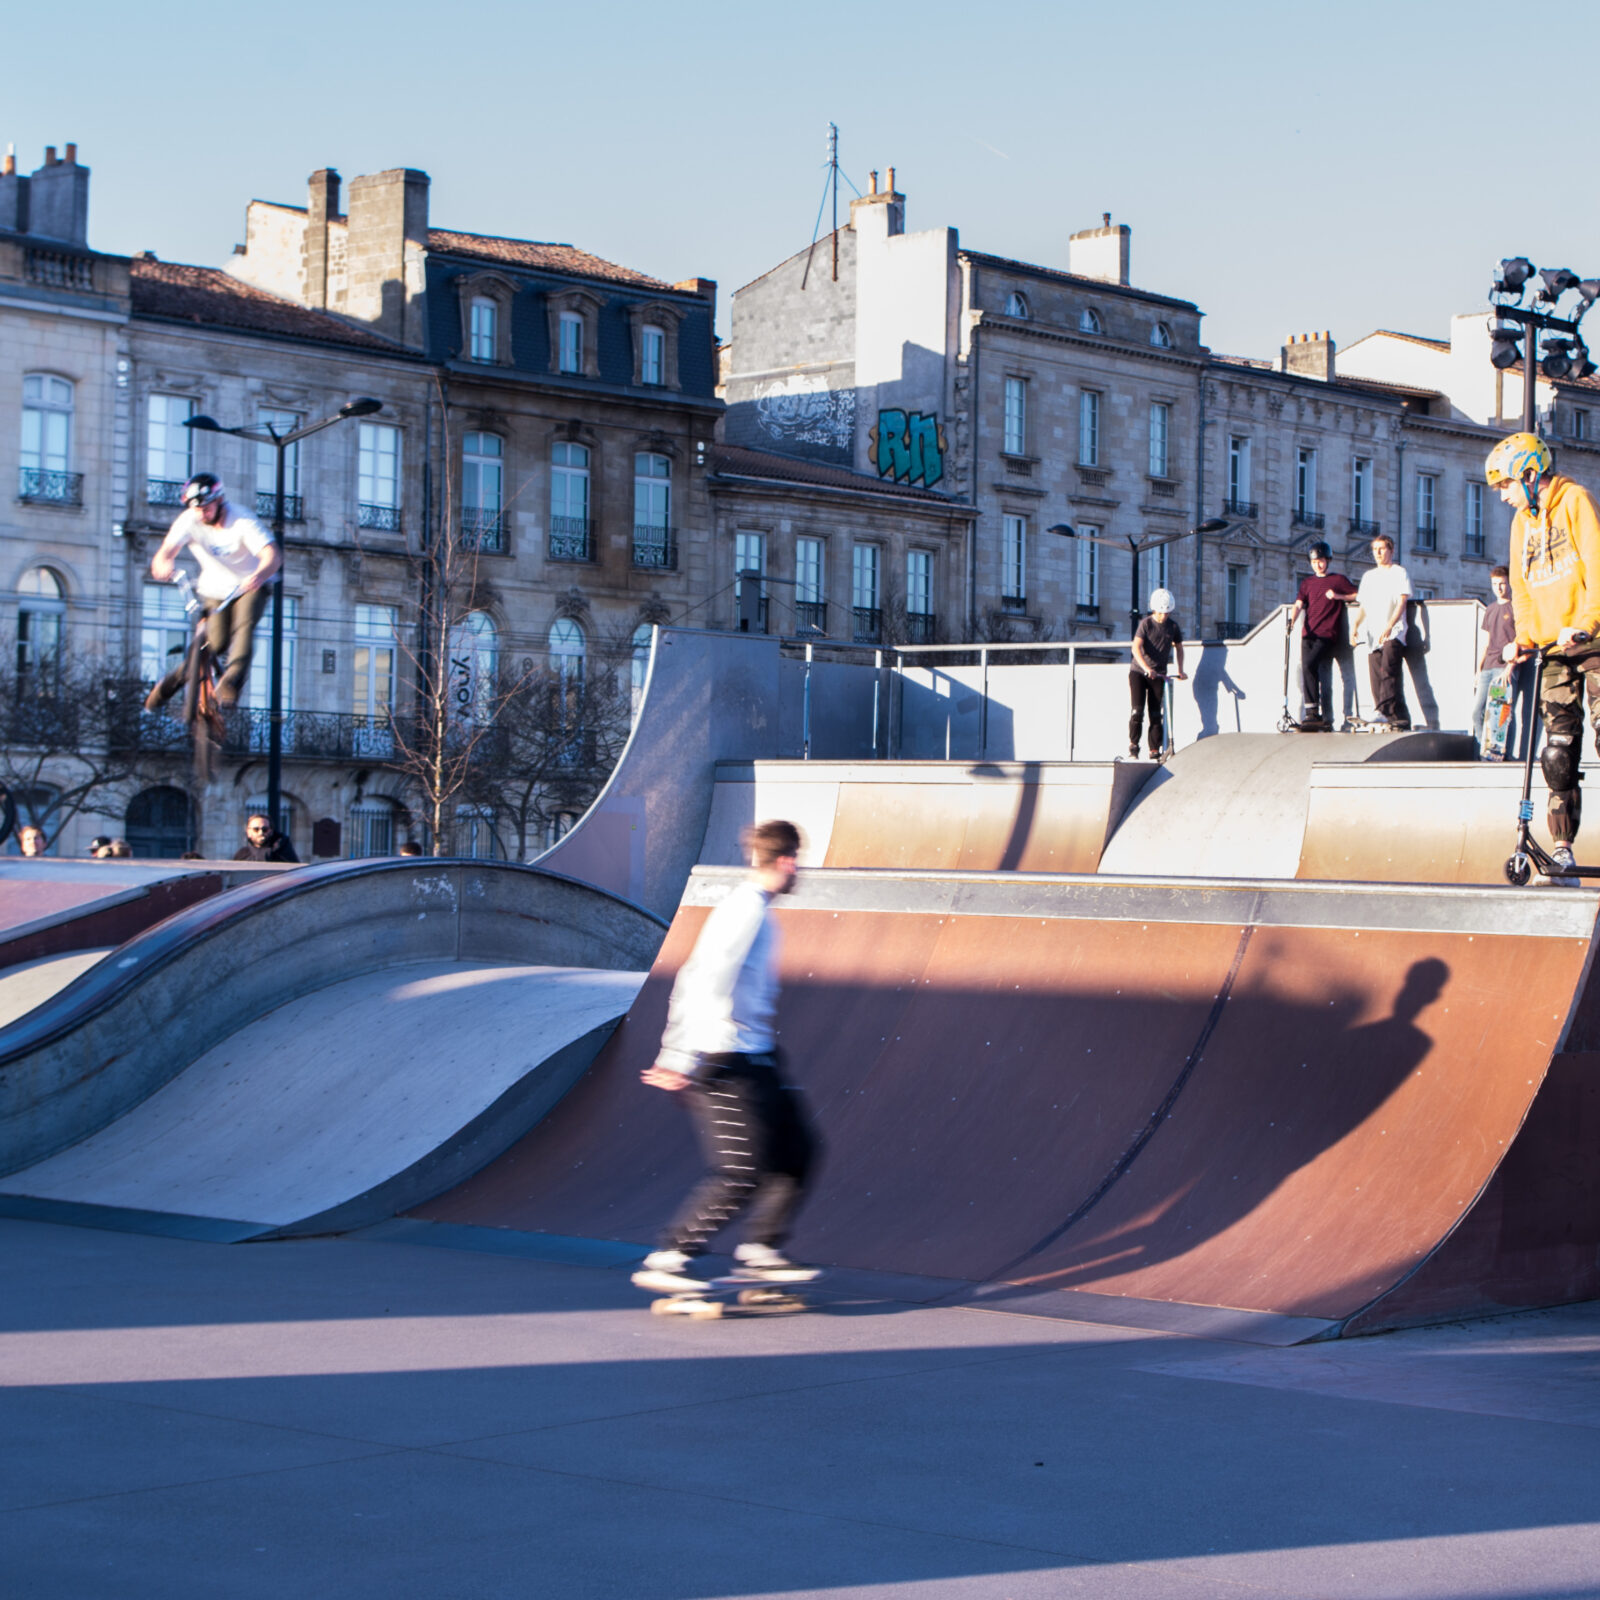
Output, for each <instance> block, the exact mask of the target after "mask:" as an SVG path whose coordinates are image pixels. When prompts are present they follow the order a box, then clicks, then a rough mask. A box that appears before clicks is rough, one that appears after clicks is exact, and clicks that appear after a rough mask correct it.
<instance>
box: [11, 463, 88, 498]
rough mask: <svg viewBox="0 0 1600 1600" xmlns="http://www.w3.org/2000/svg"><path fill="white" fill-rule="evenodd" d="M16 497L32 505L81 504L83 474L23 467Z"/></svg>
mask: <svg viewBox="0 0 1600 1600" xmlns="http://www.w3.org/2000/svg"><path fill="white" fill-rule="evenodd" d="M17 498H18V499H19V500H26V501H28V502H29V503H30V504H33V505H45V506H81V505H82V504H83V474H82V473H81V472H49V471H46V470H45V469H44V468H41V467H23V468H22V481H21V486H20V488H19V489H18V491H17Z"/></svg>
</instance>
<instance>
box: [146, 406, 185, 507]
mask: <svg viewBox="0 0 1600 1600" xmlns="http://www.w3.org/2000/svg"><path fill="white" fill-rule="evenodd" d="M193 415H194V401H193V400H190V399H189V398H187V396H184V395H179V394H153V395H151V396H150V416H149V422H148V425H147V427H146V431H145V497H146V498H147V499H148V500H149V501H150V503H151V505H157V506H177V505H182V504H183V498H182V491H183V486H184V484H185V483H186V482H187V481H188V479H189V473H190V471H191V470H192V467H191V462H192V460H193V455H192V448H193V445H194V436H193V435H192V434H191V433H190V431H189V430H188V429H187V428H186V427H184V423H186V422H187V421H188V420H189V418H190V417H192V416H193Z"/></svg>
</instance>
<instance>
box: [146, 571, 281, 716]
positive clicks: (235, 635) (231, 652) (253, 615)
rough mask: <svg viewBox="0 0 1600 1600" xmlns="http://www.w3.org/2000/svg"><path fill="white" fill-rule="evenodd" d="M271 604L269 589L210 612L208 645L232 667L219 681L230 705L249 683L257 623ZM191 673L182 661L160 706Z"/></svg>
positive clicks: (163, 689) (162, 690) (166, 683)
mask: <svg viewBox="0 0 1600 1600" xmlns="http://www.w3.org/2000/svg"><path fill="white" fill-rule="evenodd" d="M266 603H267V591H266V590H265V589H252V590H251V591H250V593H249V594H247V595H242V596H240V598H239V599H237V600H235V601H234V602H233V604H232V605H228V606H224V607H223V608H222V609H221V610H220V611H209V610H208V611H206V612H204V616H205V619H206V644H207V645H208V646H209V647H210V650H211V654H212V655H213V656H215V657H216V658H217V659H218V660H219V661H220V660H221V659H222V658H223V657H224V656H226V657H227V660H228V664H227V666H226V667H224V668H223V671H222V676H221V677H220V678H218V679H217V694H218V697H219V698H220V699H221V700H222V701H223V702H224V703H225V704H227V705H232V704H233V702H234V701H235V700H237V699H238V698H239V691H240V690H241V689H243V688H244V685H245V680H246V679H247V678H248V677H249V676H250V657H251V656H252V655H253V654H254V653H255V632H256V623H257V622H258V621H260V619H261V613H262V610H263V609H264V608H265V606H266ZM187 672H188V664H187V660H183V661H180V662H179V663H178V664H177V666H175V667H174V668H173V669H172V671H171V672H169V673H168V674H167V675H166V677H164V678H163V679H162V680H161V682H160V684H159V686H158V689H159V693H158V695H157V704H161V705H164V704H165V703H166V702H167V701H168V700H170V699H171V698H172V697H173V695H175V694H176V693H177V692H178V691H179V690H180V689H181V688H182V687H183V680H184V677H185V675H186V673H187Z"/></svg>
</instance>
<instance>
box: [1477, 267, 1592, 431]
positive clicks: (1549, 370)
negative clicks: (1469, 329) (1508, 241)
mask: <svg viewBox="0 0 1600 1600" xmlns="http://www.w3.org/2000/svg"><path fill="white" fill-rule="evenodd" d="M1569 293H1575V294H1576V295H1577V297H1578V304H1577V306H1576V308H1575V309H1574V311H1573V313H1572V314H1571V315H1570V316H1566V317H1561V316H1557V315H1556V312H1557V310H1558V309H1559V303H1560V300H1561V297H1562V295H1564V294H1569ZM1530 294H1531V295H1532V300H1531V303H1524V302H1527V301H1528V297H1529V295H1530ZM1597 297H1600V279H1596V278H1580V277H1579V276H1578V274H1577V273H1576V272H1574V271H1573V270H1572V269H1571V268H1570V267H1545V268H1543V269H1540V268H1538V267H1535V266H1534V264H1533V263H1532V262H1531V261H1530V260H1529V259H1528V258H1527V257H1526V256H1510V257H1508V258H1507V259H1506V260H1504V261H1502V262H1501V263H1500V265H1499V266H1498V267H1496V268H1495V274H1494V282H1493V283H1492V284H1490V285H1489V304H1490V305H1491V306H1492V307H1493V308H1494V318H1495V320H1494V321H1493V322H1492V323H1491V324H1490V326H1489V364H1490V365H1491V366H1492V367H1494V368H1496V369H1497V370H1499V371H1505V370H1506V369H1507V368H1510V367H1514V366H1516V365H1517V363H1518V362H1521V363H1522V431H1523V432H1524V433H1534V432H1536V431H1537V429H1536V423H1537V420H1538V410H1537V406H1536V405H1535V398H1536V384H1537V376H1536V375H1537V374H1538V373H1540V372H1542V373H1543V374H1544V375H1545V377H1547V378H1550V379H1552V380H1554V379H1559V378H1587V377H1589V376H1590V375H1591V374H1592V373H1593V372H1594V371H1595V364H1594V362H1593V361H1591V360H1590V359H1589V347H1588V346H1587V345H1586V344H1585V343H1584V342H1583V335H1582V334H1581V333H1580V332H1579V331H1578V330H1579V325H1580V324H1581V323H1582V321H1583V319H1584V316H1585V314H1586V313H1587V312H1588V310H1589V308H1590V307H1591V306H1592V305H1593V304H1594V303H1595V300H1596V298H1597ZM1541 305H1542V306H1545V307H1547V308H1548V309H1546V310H1543V311H1541V310H1538V309H1536V308H1537V307H1539V306H1541ZM1541 334H1543V335H1544V340H1543V350H1542V351H1541V349H1540V335H1541Z"/></svg>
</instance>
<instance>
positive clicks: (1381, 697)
mask: <svg viewBox="0 0 1600 1600" xmlns="http://www.w3.org/2000/svg"><path fill="white" fill-rule="evenodd" d="M1404 649H1405V647H1404V646H1403V645H1401V644H1400V643H1399V642H1398V641H1396V640H1394V639H1386V640H1385V641H1384V642H1383V643H1382V644H1380V645H1379V646H1378V647H1377V649H1375V650H1373V651H1372V652H1371V654H1369V655H1368V657H1367V676H1368V677H1369V678H1370V679H1371V680H1372V698H1373V701H1374V702H1375V703H1376V705H1377V708H1378V711H1377V714H1378V715H1379V716H1380V717H1382V718H1384V719H1385V721H1387V722H1388V723H1390V724H1391V726H1393V727H1395V728H1400V729H1406V728H1409V727H1410V726H1411V712H1410V711H1409V710H1408V709H1407V708H1406V690H1405V684H1404V682H1403V681H1402V679H1401V676H1400V666H1401V661H1402V659H1403V655H1404Z"/></svg>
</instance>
